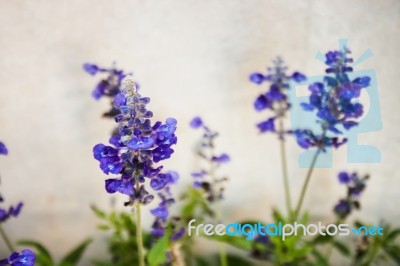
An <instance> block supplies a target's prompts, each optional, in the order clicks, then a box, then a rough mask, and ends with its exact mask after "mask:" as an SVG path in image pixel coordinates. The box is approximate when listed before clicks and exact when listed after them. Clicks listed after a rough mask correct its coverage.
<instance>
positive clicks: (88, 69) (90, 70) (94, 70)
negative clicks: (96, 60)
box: [83, 63, 99, 76]
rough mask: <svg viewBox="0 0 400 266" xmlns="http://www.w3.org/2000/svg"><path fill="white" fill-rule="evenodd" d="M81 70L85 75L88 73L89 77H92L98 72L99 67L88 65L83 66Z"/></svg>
mask: <svg viewBox="0 0 400 266" xmlns="http://www.w3.org/2000/svg"><path fill="white" fill-rule="evenodd" d="M83 69H84V70H85V71H86V72H87V73H89V74H90V75H93V76H94V75H96V74H97V72H98V71H99V67H98V66H97V65H95V64H89V63H86V64H83Z"/></svg>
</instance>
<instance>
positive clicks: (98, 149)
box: [93, 76, 177, 205]
mask: <svg viewBox="0 0 400 266" xmlns="http://www.w3.org/2000/svg"><path fill="white" fill-rule="evenodd" d="M149 102H150V98H147V97H142V96H141V95H140V94H139V93H138V91H137V87H136V83H135V82H134V81H133V79H132V77H131V76H127V77H126V78H125V79H124V80H123V81H122V85H121V90H120V92H119V93H118V94H117V95H116V96H115V98H114V106H115V108H117V109H118V110H119V113H118V114H117V115H116V116H115V117H114V119H115V121H116V122H117V123H118V130H117V134H116V135H114V136H113V138H112V139H111V140H110V143H111V146H107V145H104V144H97V145H96V146H95V147H94V148H93V155H94V158H95V159H96V160H98V161H99V163H100V168H101V170H102V171H103V172H104V173H105V174H110V173H111V174H116V175H119V177H118V178H110V179H107V180H106V182H105V187H106V191H107V192H108V193H116V192H119V193H122V194H125V195H128V196H129V197H130V201H129V202H127V205H131V204H133V203H134V202H135V201H136V200H137V201H139V202H140V203H141V204H147V203H149V202H151V201H152V200H153V199H154V196H153V195H151V194H150V193H149V192H147V190H146V189H145V186H144V184H143V183H144V182H145V178H149V179H150V187H151V188H152V189H153V190H154V191H158V190H161V189H163V188H164V187H165V186H167V185H168V184H169V183H170V182H172V180H173V178H171V175H170V174H169V173H165V174H162V173H160V172H161V170H162V168H163V167H162V166H158V167H156V168H154V167H153V165H154V163H158V162H160V161H162V160H165V159H168V158H170V157H171V155H172V153H173V152H174V150H173V149H172V148H171V146H172V145H174V144H176V142H177V138H176V136H175V130H176V124H177V121H176V120H175V119H174V118H168V119H167V120H166V122H165V123H164V124H163V123H162V122H159V121H158V122H156V123H155V124H153V125H152V124H151V120H150V118H151V117H152V116H153V113H152V112H151V111H149V110H147V109H146V105H147V104H148V103H149Z"/></svg>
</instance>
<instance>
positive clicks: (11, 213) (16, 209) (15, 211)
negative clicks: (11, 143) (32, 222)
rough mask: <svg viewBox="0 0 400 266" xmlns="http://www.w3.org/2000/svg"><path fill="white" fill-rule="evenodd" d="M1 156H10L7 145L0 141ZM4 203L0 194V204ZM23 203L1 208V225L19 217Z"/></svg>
mask: <svg viewBox="0 0 400 266" xmlns="http://www.w3.org/2000/svg"><path fill="white" fill-rule="evenodd" d="M0 154H3V155H7V154H8V149H7V147H6V145H5V144H4V143H3V142H1V141H0ZM3 201H4V198H3V197H2V196H1V194H0V203H2V202H3ZM22 206H23V203H22V202H19V203H18V204H17V205H16V206H11V207H10V208H8V210H7V209H3V208H1V207H0V223H2V222H5V221H7V220H8V218H10V217H17V216H18V215H19V213H20V212H21V209H22Z"/></svg>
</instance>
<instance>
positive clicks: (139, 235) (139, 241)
mask: <svg viewBox="0 0 400 266" xmlns="http://www.w3.org/2000/svg"><path fill="white" fill-rule="evenodd" d="M135 207H136V208H135V213H136V241H137V246H138V255H139V266H145V263H144V250H143V237H142V225H141V215H140V202H138V201H136V203H135Z"/></svg>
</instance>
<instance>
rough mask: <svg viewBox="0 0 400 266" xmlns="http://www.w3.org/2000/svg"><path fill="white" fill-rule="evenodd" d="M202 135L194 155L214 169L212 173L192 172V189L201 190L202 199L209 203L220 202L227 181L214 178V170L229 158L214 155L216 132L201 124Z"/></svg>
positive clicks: (203, 171) (224, 154) (203, 170)
mask: <svg viewBox="0 0 400 266" xmlns="http://www.w3.org/2000/svg"><path fill="white" fill-rule="evenodd" d="M202 127H203V134H202V138H201V141H200V145H199V146H198V150H197V152H196V154H197V155H198V156H199V157H200V158H201V159H202V160H205V161H206V163H208V164H209V167H210V168H212V169H214V170H213V171H206V170H205V169H200V170H198V171H196V172H193V173H192V174H191V175H192V177H193V179H194V181H193V187H194V188H196V189H200V190H202V192H203V193H204V197H205V198H206V199H207V200H208V201H209V202H214V201H218V200H221V199H222V198H223V196H222V194H223V191H224V188H223V184H224V182H225V181H226V180H227V178H226V177H222V178H221V177H218V176H216V170H217V169H218V168H219V167H220V166H221V165H222V164H225V163H227V162H229V161H230V157H229V155H228V154H227V153H221V154H219V155H215V143H214V141H215V138H216V137H217V136H218V132H215V131H212V130H211V129H210V128H209V127H208V126H206V125H205V124H204V123H203V122H202Z"/></svg>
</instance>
